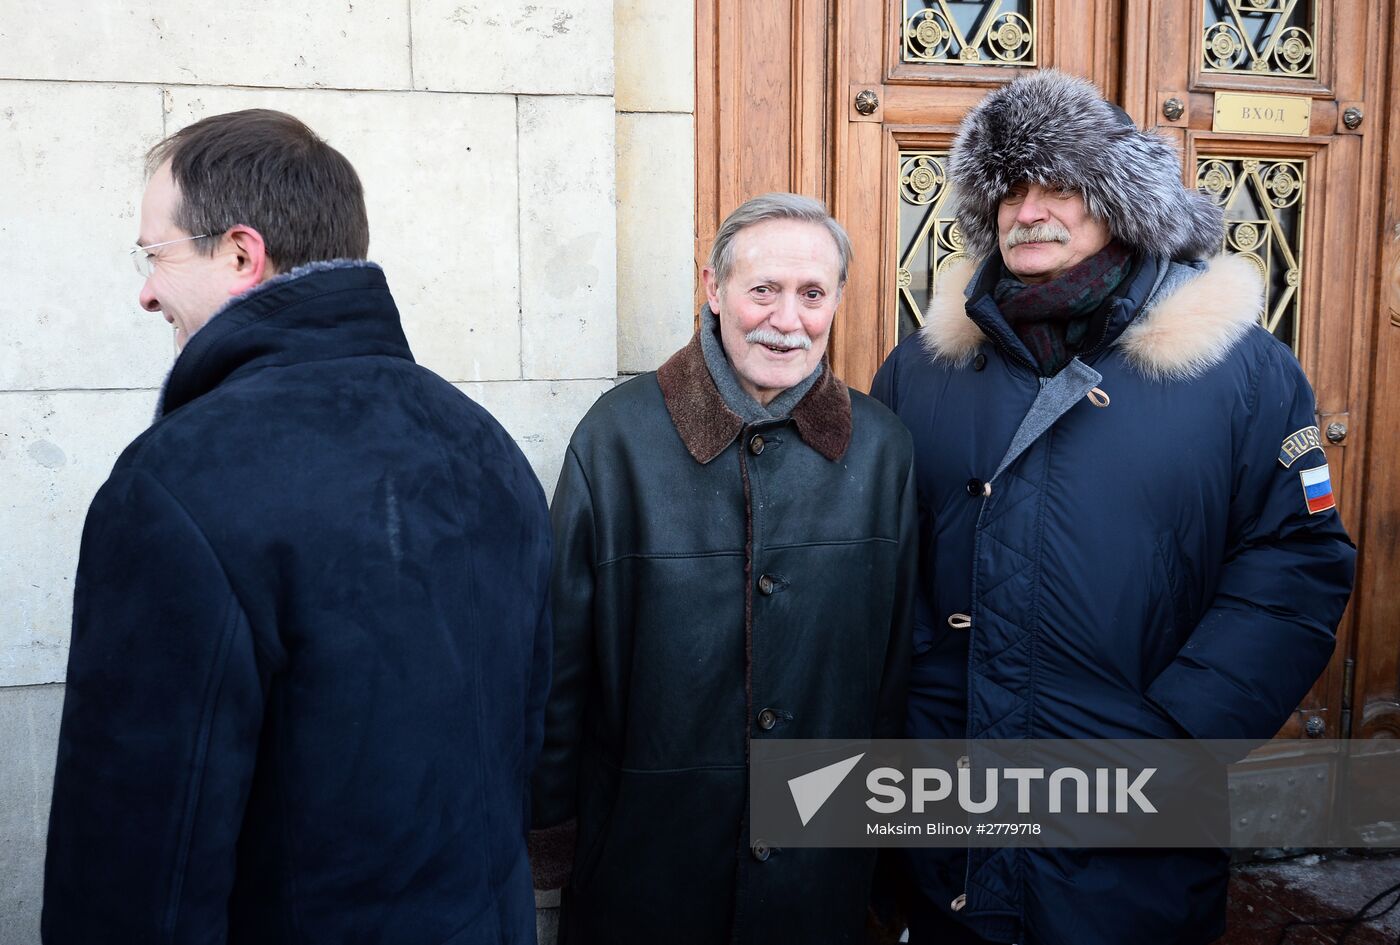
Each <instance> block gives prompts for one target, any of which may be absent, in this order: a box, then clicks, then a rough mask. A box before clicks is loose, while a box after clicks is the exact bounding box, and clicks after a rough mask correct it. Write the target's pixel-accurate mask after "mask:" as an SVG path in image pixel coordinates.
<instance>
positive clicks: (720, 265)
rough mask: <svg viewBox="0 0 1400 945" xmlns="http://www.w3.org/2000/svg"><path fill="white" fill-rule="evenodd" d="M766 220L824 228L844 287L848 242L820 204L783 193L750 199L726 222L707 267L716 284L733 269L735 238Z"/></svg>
mask: <svg viewBox="0 0 1400 945" xmlns="http://www.w3.org/2000/svg"><path fill="white" fill-rule="evenodd" d="M769 220H801V221H803V222H806V223H816V224H818V225H820V226H824V227H826V231H827V232H828V233H830V234H831V240H832V242H834V243H835V244H836V252H837V255H839V256H840V257H841V279H840V281H839V282H838V283H837V285H838V286H844V285H845V284H846V273H847V272H848V271H849V269H850V267H851V256H852V253H851V238H850V237H849V236H847V235H846V231H845V230H844V229H842V227H841V224H839V223H837V222H836V221H835V220H834V219H832V216H831V214H829V213H827V212H826V207H825V206H824V205H823V204H822V203H821V201H819V200H813V199H812V198H811V197H803V196H802V195H801V194H786V193H772V194H763V195H762V196H759V197H753V198H751V199H749V200H746V201H744V202H743V203H742V204H741V205H740V206H739V208H738V209H737V210H735V211H734V212H733V213H731V214H730V215H729V216H728V217H726V218H725V220H724V223H723V224H721V226H720V228H719V232H718V233H716V234H715V241H714V243H713V244H712V245H711V246H710V259H709V267H710V268H711V269H713V270H714V273H715V281H717V282H719V283H720V284H721V285H723V284H724V281H725V280H726V279H728V278H729V271H730V270H731V269H733V268H734V238H735V237H737V236H738V235H739V234H740V233H741V232H743V231H744V230H746V229H748V228H749V227H751V226H755V225H757V224H759V223H766V222H768V221H769Z"/></svg>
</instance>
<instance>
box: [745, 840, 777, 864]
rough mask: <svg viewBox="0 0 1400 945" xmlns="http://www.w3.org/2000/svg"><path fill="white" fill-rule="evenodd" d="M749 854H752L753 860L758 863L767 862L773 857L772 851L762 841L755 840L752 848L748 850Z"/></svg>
mask: <svg viewBox="0 0 1400 945" xmlns="http://www.w3.org/2000/svg"><path fill="white" fill-rule="evenodd" d="M749 852H750V853H752V854H753V858H754V859H755V860H758V862H760V863H766V862H768V857H770V856H772V855H773V849H772V848H771V847H770V846H768V844H766V843H764V842H763V841H762V840H755V841H754V842H753V846H752V847H750V848H749Z"/></svg>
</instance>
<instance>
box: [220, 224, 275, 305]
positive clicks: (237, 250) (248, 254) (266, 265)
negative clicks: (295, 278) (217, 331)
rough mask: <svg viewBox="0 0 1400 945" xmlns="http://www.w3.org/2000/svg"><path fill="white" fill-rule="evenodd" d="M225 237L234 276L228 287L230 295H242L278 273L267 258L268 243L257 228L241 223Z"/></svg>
mask: <svg viewBox="0 0 1400 945" xmlns="http://www.w3.org/2000/svg"><path fill="white" fill-rule="evenodd" d="M224 239H225V240H226V241H227V245H228V248H229V252H228V259H229V266H230V268H231V270H232V273H231V274H232V276H233V280H232V282H230V283H229V287H228V290H229V295H242V294H243V293H244V292H247V291H248V290H249V289H251V288H253V286H255V285H258V284H260V283H262V282H264V281H266V280H267V279H270V278H272V277H273V276H275V275H277V267H276V266H274V265H273V264H272V261H271V260H270V259H268V258H267V245H266V244H265V243H264V242H263V238H262V234H261V233H259V232H258V231H257V230H255V229H253V228H252V227H251V226H244V225H243V224H241V223H240V224H239V225H237V226H235V227H232V228H231V229H230V230H229V231H228V232H227V233H225V234H224Z"/></svg>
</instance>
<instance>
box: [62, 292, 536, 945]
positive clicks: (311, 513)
mask: <svg viewBox="0 0 1400 945" xmlns="http://www.w3.org/2000/svg"><path fill="white" fill-rule="evenodd" d="M549 543H550V539H549V522H548V517H547V511H546V508H545V501H544V496H543V493H542V491H541V489H540V486H539V483H538V481H537V480H536V479H535V477H534V475H533V474H532V473H531V471H530V468H529V466H528V465H526V462H525V460H524V458H523V457H522V455H521V453H520V451H519V450H518V449H517V448H516V446H515V444H514V443H513V442H512V441H511V439H510V437H509V436H507V434H506V433H505V431H504V430H503V429H502V428H501V427H500V425H499V424H498V423H496V421H495V420H494V419H492V417H491V416H490V415H489V414H488V413H487V412H486V411H485V410H483V409H482V408H481V407H479V406H478V405H476V404H475V403H473V402H472V401H470V400H469V399H467V398H466V397H465V396H463V395H462V394H461V393H460V392H459V391H457V390H456V389H454V388H453V387H452V386H451V385H450V384H448V383H447V382H446V381H444V380H442V379H441V378H439V377H438V376H436V375H435V374H433V373H431V372H430V371H427V370H425V369H424V368H421V367H419V366H417V365H416V364H415V363H414V362H413V357H412V355H411V354H410V352H409V348H408V344H407V342H406V341H405V339H404V335H403V331H402V329H401V327H400V324H399V316H398V311H397V310H396V308H395V306H394V302H393V299H392V298H391V297H390V294H389V291H388V288H387V287H386V285H385V282H384V276H383V274H382V273H381V272H380V270H379V269H378V267H375V266H372V265H367V264H360V265H358V266H350V265H348V264H347V265H341V266H339V267H337V268H321V269H318V270H317V271H311V272H309V273H305V274H300V275H298V274H297V273H293V274H292V278H286V279H279V280H277V281H276V282H274V283H269V284H266V285H264V286H262V287H260V288H259V289H257V290H255V291H254V292H253V293H252V294H251V295H250V296H248V297H247V298H245V299H242V300H240V301H237V302H235V303H234V304H233V305H231V306H230V307H229V308H227V309H226V310H224V311H223V312H222V313H221V314H219V315H218V316H217V317H215V318H214V319H213V320H212V321H210V322H209V324H208V325H207V326H206V327H205V328H204V329H203V330H201V331H200V332H199V333H198V334H196V335H195V336H194V337H193V338H192V339H191V340H190V342H189V344H188V346H187V347H186V348H185V350H184V351H183V352H182V353H181V355H180V357H179V359H178V360H177V361H176V363H175V367H174V370H173V371H172V372H171V375H170V379H169V382H168V385H167V389H166V392H165V396H164V400H163V404H162V407H161V411H160V415H159V417H158V418H157V420H156V422H155V424H154V425H153V426H152V427H151V428H150V429H149V430H147V431H146V432H145V433H144V434H143V435H142V436H141V437H139V438H138V439H137V440H136V441H135V442H134V443H132V444H131V446H130V447H129V448H128V449H127V450H126V452H125V453H123V454H122V456H121V458H120V459H119V460H118V461H117V464H116V468H115V469H114V470H113V472H112V475H111V478H110V479H109V480H108V481H107V483H106V484H105V485H104V486H103V487H102V490H101V491H100V492H99V493H98V495H97V498H96V499H95V500H94V501H93V504H92V508H91V510H90V512H89V514H88V519H87V525H86V527H85V529H84V532H83V544H82V554H81V560H80V563H79V566H78V576H77V584H76V596H75V602H74V610H75V612H74V619H73V638H72V648H71V651H70V655H69V667H68V688H67V696H66V700H65V703H64V710H63V724H62V732H61V735H60V739H59V750H58V771H57V777H56V780H55V785H54V799H53V813H52V817H51V820H50V825H49V847H48V862H47V869H46V875H45V887H44V915H43V934H44V940H45V941H46V942H50V943H54V945H59V943H64V945H67V943H73V945H94V943H102V942H114V943H115V942H121V943H136V942H140V943H143V945H146V943H152V945H154V943H176V942H179V943H185V942H189V943H194V942H199V943H217V942H225V941H229V942H247V943H258V945H273V943H279V942H298V943H300V942H326V943H330V942H337V943H348V942H364V943H370V942H375V943H379V942H383V943H399V942H401V943H405V945H407V943H413V945H425V943H444V942H452V943H468V942H470V943H477V942H483V943H484V942H491V943H499V942H534V940H535V924H534V899H533V895H532V891H531V883H530V870H529V866H528V863H527V860H526V853H525V835H526V826H527V823H528V819H529V818H528V809H527V808H528V793H527V784H528V776H529V773H530V770H531V768H532V767H533V765H534V761H535V757H536V755H537V754H538V751H539V746H540V740H541V731H542V711H543V705H544V697H545V693H546V690H547V688H548V665H549V646H550V644H549V641H550V634H549V622H548V609H547V606H546V596H547V586H548V579H549Z"/></svg>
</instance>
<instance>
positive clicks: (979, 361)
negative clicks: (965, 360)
mask: <svg viewBox="0 0 1400 945" xmlns="http://www.w3.org/2000/svg"><path fill="white" fill-rule="evenodd" d="M986 366H987V356H986V355H985V354H979V355H978V356H977V357H975V358H973V359H972V369H973V370H974V371H980V370H982V369H983V368H984V367H986Z"/></svg>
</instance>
